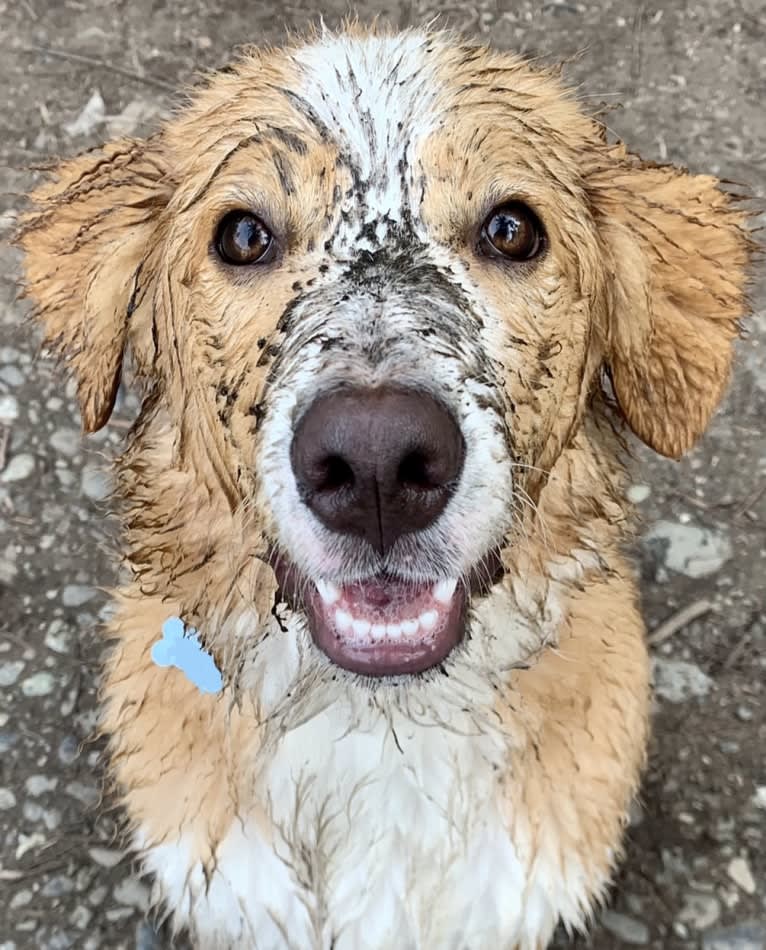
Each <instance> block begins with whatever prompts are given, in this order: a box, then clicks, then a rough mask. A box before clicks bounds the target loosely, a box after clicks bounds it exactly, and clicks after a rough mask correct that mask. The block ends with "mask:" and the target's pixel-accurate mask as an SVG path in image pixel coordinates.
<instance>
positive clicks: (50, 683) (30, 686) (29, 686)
mask: <svg viewBox="0 0 766 950" xmlns="http://www.w3.org/2000/svg"><path fill="white" fill-rule="evenodd" d="M55 685H56V681H55V680H54V678H53V675H52V674H51V673H44V672H43V673H35V674H33V675H32V676H29V677H27V679H25V680H24V682H23V683H22V684H21V692H22V693H23V694H24V695H25V696H29V697H30V698H31V697H34V696H48V695H49V694H50V693H52V692H53V688H54V686H55Z"/></svg>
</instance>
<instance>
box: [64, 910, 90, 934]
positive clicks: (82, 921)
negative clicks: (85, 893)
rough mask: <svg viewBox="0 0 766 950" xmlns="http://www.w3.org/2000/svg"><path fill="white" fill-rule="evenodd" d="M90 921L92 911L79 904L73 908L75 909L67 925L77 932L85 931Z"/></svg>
mask: <svg viewBox="0 0 766 950" xmlns="http://www.w3.org/2000/svg"><path fill="white" fill-rule="evenodd" d="M92 919H93V911H91V910H88V908H87V907H83V905H82V904H79V905H78V906H77V907H75V909H74V910H73V911H72V913H71V914H70V915H69V923H70V924H72V926H73V927H76V928H77V929H78V930H85V928H86V927H87V926H88V924H89V923H90V922H91V920H92Z"/></svg>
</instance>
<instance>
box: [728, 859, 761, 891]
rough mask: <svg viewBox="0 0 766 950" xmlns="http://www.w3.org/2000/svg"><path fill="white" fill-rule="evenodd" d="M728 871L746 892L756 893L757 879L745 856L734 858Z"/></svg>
mask: <svg viewBox="0 0 766 950" xmlns="http://www.w3.org/2000/svg"><path fill="white" fill-rule="evenodd" d="M726 871H727V873H728V875H729V877H730V878H731V879H732V881H734V883H735V884H736V885H737V887H739V888H741V889H742V890H743V891H744V892H745V893H746V894H755V879H754V878H753V872H752V871H751V870H750V865H749V864H748V863H747V861H746V860H745V858H732V860H731V861H730V862H729V866H728V868H727V869H726Z"/></svg>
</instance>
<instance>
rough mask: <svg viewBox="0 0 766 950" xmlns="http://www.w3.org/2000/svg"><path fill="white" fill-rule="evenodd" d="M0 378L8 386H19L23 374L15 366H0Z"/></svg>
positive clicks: (22, 380) (21, 382)
mask: <svg viewBox="0 0 766 950" xmlns="http://www.w3.org/2000/svg"><path fill="white" fill-rule="evenodd" d="M0 380H2V381H3V382H4V383H6V384H7V385H8V386H21V385H22V384H23V382H24V374H23V373H22V372H21V370H20V369H18V367H16V366H2V367H0Z"/></svg>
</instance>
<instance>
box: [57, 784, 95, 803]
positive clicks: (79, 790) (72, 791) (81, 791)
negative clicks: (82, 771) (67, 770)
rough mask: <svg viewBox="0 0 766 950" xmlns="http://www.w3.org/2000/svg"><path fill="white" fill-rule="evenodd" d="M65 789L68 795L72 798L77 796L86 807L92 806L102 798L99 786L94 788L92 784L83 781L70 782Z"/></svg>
mask: <svg viewBox="0 0 766 950" xmlns="http://www.w3.org/2000/svg"><path fill="white" fill-rule="evenodd" d="M64 791H65V792H66V793H67V795H71V796H72V798H76V799H77V801H78V802H81V803H82V804H83V805H85V806H86V808H91V807H92V806H93V805H95V804H97V803H98V801H99V799H100V798H101V796H100V795H99V793H98V789H97V788H94V787H93V786H92V785H85V784H84V783H83V782H70V783H69V784H68V785H67V786H66V788H65V789H64Z"/></svg>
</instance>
